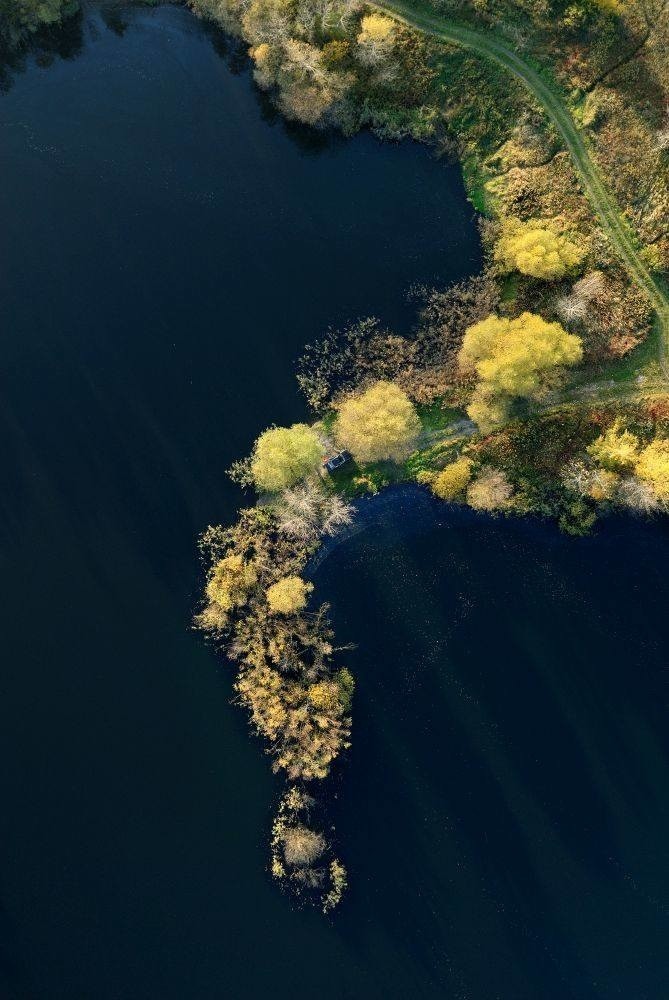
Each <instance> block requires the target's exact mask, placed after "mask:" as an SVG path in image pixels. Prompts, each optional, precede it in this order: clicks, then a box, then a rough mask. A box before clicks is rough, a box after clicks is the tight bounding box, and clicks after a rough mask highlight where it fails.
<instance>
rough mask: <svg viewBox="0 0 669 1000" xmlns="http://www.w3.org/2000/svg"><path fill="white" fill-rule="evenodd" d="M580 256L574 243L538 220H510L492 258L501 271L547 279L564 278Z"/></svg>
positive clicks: (581, 253)
mask: <svg viewBox="0 0 669 1000" xmlns="http://www.w3.org/2000/svg"><path fill="white" fill-rule="evenodd" d="M583 256H584V252H583V250H581V249H580V248H579V247H578V246H576V244H575V243H572V242H571V240H569V239H567V237H566V236H562V235H560V234H559V233H557V232H555V230H554V229H553V228H551V227H550V226H548V225H546V224H545V223H542V222H541V221H538V220H530V221H529V222H521V221H520V220H519V219H511V220H510V221H508V222H507V223H505V224H504V225H503V226H502V233H501V236H500V238H499V240H498V242H497V245H496V247H495V260H496V261H497V263H498V264H499V266H500V268H501V269H502V270H503V271H520V273H521V274H527V275H529V276H530V277H532V278H543V279H545V280H546V281H555V280H557V279H558V278H563V277H564V276H565V274H567V273H568V272H569V271H572V270H573V269H574V268H575V267H576V266H577V265H578V264H580V262H581V260H582V259H583Z"/></svg>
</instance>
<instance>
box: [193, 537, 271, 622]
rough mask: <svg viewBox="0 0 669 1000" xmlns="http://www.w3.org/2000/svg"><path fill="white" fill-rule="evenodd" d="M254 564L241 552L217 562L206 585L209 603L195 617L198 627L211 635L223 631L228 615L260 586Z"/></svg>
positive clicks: (231, 554)
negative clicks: (256, 585) (257, 585)
mask: <svg viewBox="0 0 669 1000" xmlns="http://www.w3.org/2000/svg"><path fill="white" fill-rule="evenodd" d="M257 580H258V574H257V571H256V567H255V565H254V563H253V562H247V561H246V560H245V559H244V558H243V557H242V556H241V555H239V554H238V553H234V552H232V553H230V555H227V556H224V557H223V558H222V559H219V560H218V562H216V563H214V565H213V567H212V568H211V570H210V572H209V577H208V579H207V586H206V591H205V593H206V597H207V603H206V605H205V607H204V609H203V610H202V612H201V613H200V614H199V615H198V616H197V618H196V624H197V625H198V626H199V627H200V628H202V629H204V630H205V631H210V632H220V631H222V630H223V629H224V628H225V626H226V625H227V621H228V615H229V614H230V612H231V611H233V610H234V609H235V608H239V607H241V606H242V605H243V604H245V603H246V600H247V598H248V596H249V594H250V592H251V591H252V589H253V587H254V586H255V584H256V583H257Z"/></svg>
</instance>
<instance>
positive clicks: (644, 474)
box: [635, 438, 669, 501]
mask: <svg viewBox="0 0 669 1000" xmlns="http://www.w3.org/2000/svg"><path fill="white" fill-rule="evenodd" d="M635 471H636V474H637V476H638V477H639V479H641V480H642V481H643V482H646V483H648V484H649V485H650V486H651V487H652V488H653V491H654V493H655V495H656V496H657V498H658V499H659V500H664V501H668V500H669V438H656V440H655V441H652V442H651V443H650V444H649V445H648V446H647V447H646V448H644V449H643V451H642V452H641V454H640V455H639V459H638V461H637V463H636V467H635Z"/></svg>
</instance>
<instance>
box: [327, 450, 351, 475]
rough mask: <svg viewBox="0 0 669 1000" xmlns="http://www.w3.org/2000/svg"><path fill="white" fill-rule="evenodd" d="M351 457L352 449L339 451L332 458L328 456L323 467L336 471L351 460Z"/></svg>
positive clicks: (329, 470) (330, 471) (331, 471)
mask: <svg viewBox="0 0 669 1000" xmlns="http://www.w3.org/2000/svg"><path fill="white" fill-rule="evenodd" d="M351 458H352V456H351V453H350V451H338V452H337V454H336V455H333V456H332V458H326V460H325V461H324V462H323V468H324V469H325V470H326V471H327V472H329V473H330V474H332V473H333V472H336V471H337V469H341V467H342V466H343V465H346V464H347V463H348V462H350V461H351Z"/></svg>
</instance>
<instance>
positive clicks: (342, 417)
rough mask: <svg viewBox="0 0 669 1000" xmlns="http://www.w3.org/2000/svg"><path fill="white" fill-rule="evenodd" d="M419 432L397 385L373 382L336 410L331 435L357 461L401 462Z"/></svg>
mask: <svg viewBox="0 0 669 1000" xmlns="http://www.w3.org/2000/svg"><path fill="white" fill-rule="evenodd" d="M419 431H420V421H419V419H418V414H417V413H416V409H415V407H414V405H413V403H412V402H411V400H410V399H409V397H408V396H407V395H406V393H404V392H402V390H401V389H400V388H398V386H396V385H394V384H393V383H392V382H377V383H376V384H375V385H373V386H371V387H370V388H369V389H367V390H366V391H365V392H362V393H360V394H359V395H358V396H352V397H350V398H349V399H347V400H345V401H344V402H343V403H342V404H341V406H340V407H339V414H338V418H337V424H336V427H335V433H336V436H337V441H338V442H339V444H340V445H341V446H342V447H344V448H347V449H348V450H349V451H350V452H351V454H352V455H353V457H354V458H355V459H356V460H357V461H358V462H378V461H382V460H383V459H390V460H392V461H401V459H403V458H405V457H406V456H407V455H408V454H409V452H410V451H411V446H412V444H413V442H414V441H415V439H416V437H417V436H418V433H419Z"/></svg>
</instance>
